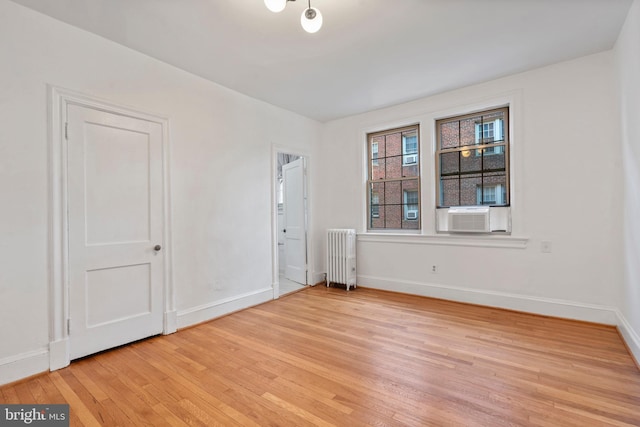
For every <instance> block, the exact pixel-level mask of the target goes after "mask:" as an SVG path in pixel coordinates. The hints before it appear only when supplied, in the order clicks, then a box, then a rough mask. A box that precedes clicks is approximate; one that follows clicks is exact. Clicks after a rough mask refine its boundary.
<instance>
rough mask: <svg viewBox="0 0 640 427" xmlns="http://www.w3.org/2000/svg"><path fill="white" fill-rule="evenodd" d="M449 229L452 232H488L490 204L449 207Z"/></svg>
mask: <svg viewBox="0 0 640 427" xmlns="http://www.w3.org/2000/svg"><path fill="white" fill-rule="evenodd" d="M447 216H448V223H449V230H448V231H450V232H452V233H456V232H457V233H488V232H489V231H490V229H489V207H488V206H461V207H454V208H449V211H448V213H447Z"/></svg>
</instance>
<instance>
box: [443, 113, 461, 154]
mask: <svg viewBox="0 0 640 427" xmlns="http://www.w3.org/2000/svg"><path fill="white" fill-rule="evenodd" d="M459 144H460V122H458V121H457V120H456V121H453V122H447V123H443V124H442V126H440V148H442V149H445V148H456V147H458V146H459Z"/></svg>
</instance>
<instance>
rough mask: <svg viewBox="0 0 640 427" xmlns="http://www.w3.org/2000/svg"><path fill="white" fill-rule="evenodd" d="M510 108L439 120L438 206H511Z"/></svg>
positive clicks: (437, 149)
mask: <svg viewBox="0 0 640 427" xmlns="http://www.w3.org/2000/svg"><path fill="white" fill-rule="evenodd" d="M508 119H509V108H508V107H504V108H497V109H494V110H487V111H482V112H479V113H474V114H468V115H464V116H456V117H450V118H446V119H441V120H438V121H436V137H437V145H436V174H437V176H436V178H437V179H436V181H437V192H436V194H437V196H438V200H437V206H438V207H449V206H477V205H491V206H507V205H509V156H508V149H509V141H508V135H509V127H508V125H509V123H508Z"/></svg>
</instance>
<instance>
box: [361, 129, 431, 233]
mask: <svg viewBox="0 0 640 427" xmlns="http://www.w3.org/2000/svg"><path fill="white" fill-rule="evenodd" d="M419 130H420V128H419V125H413V126H407V127H403V128H397V129H389V130H386V131H382V132H376V133H372V134H368V135H367V158H368V159H369V161H368V178H367V207H368V209H367V211H368V213H367V215H368V225H367V229H368V230H400V229H410V230H420V227H421V224H420V218H419V215H416V216H417V218H416V219H410V220H408V219H407V204H406V203H405V200H404V197H405V191H407V190H409V191H415V193H416V196H417V200H414V201H415V202H416V203H415V204H413V203H412V205H411V210H412V211H416V212H419V209H420V184H421V183H420V158H419V151H420V143H419ZM381 138H382V139H381ZM374 141H377V142H374ZM390 141H391V142H390ZM407 156H413V157H410V158H409V159H407ZM407 160H409V162H407ZM397 168H399V169H397ZM374 170H375V172H374ZM374 178H375V179H374ZM376 187H377V188H376ZM395 187H398V188H399V189H398V190H393V189H392V190H389V188H395ZM407 187H408V188H407ZM381 191H382V192H381ZM389 191H391V193H389ZM385 193H386V194H385ZM389 194H396V196H394V198H392V197H387V196H388V195H389ZM376 195H377V197H376ZM392 199H393V200H392Z"/></svg>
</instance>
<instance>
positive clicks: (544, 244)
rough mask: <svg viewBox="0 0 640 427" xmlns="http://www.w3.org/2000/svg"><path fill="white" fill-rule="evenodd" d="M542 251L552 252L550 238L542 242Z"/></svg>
mask: <svg viewBox="0 0 640 427" xmlns="http://www.w3.org/2000/svg"><path fill="white" fill-rule="evenodd" d="M540 252H542V253H545V254H550V253H551V242H549V241H548V240H544V241H542V242H540Z"/></svg>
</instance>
